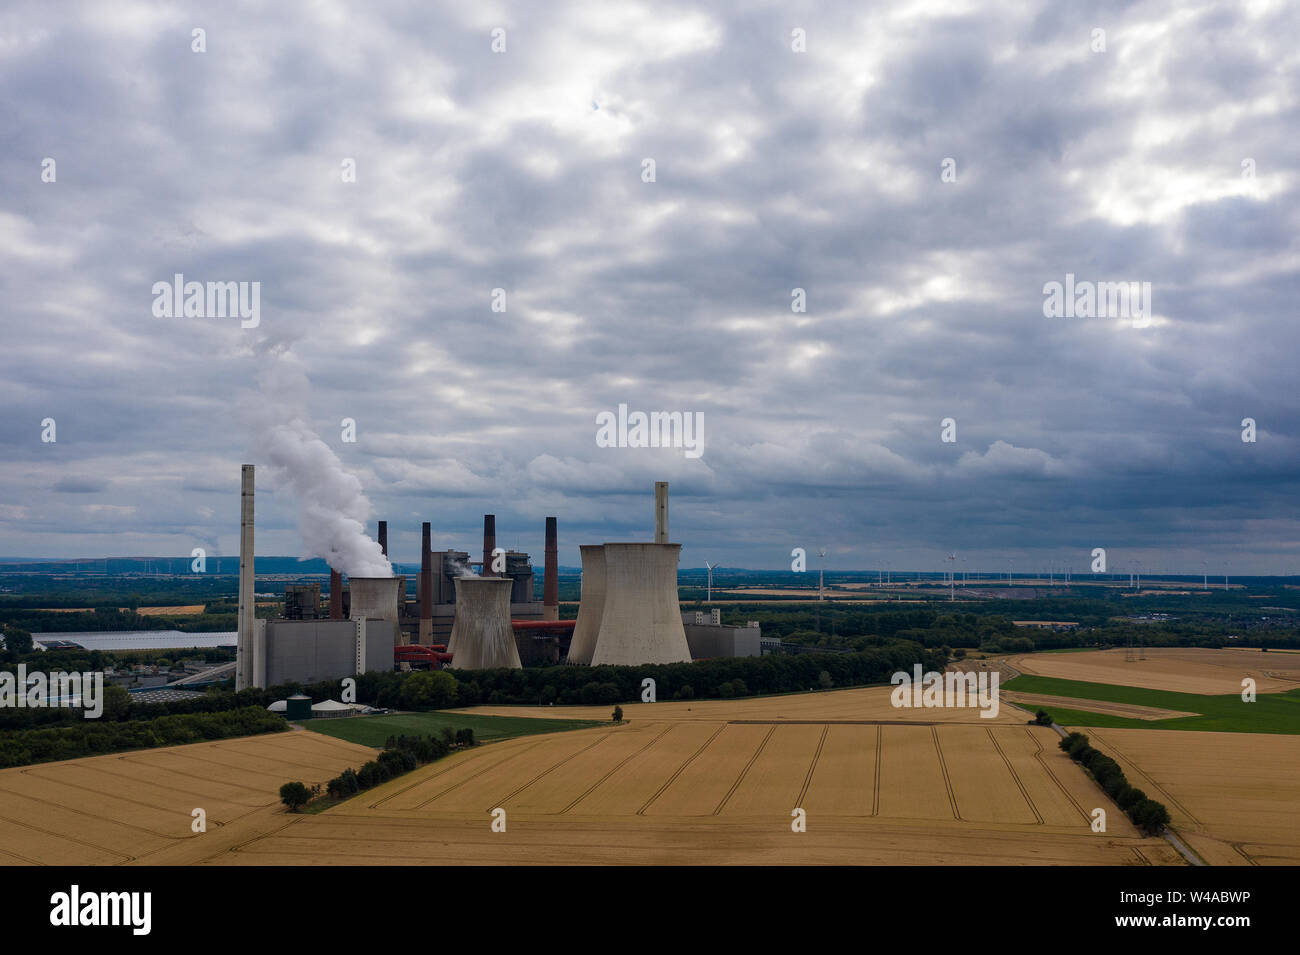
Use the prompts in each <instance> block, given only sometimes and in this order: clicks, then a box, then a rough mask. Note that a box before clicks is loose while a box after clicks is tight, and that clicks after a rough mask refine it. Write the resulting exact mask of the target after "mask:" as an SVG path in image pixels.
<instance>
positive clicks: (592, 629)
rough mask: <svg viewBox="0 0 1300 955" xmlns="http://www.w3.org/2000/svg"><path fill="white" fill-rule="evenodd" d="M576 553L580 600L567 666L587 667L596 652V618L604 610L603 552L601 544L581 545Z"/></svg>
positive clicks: (598, 631) (598, 620)
mask: <svg viewBox="0 0 1300 955" xmlns="http://www.w3.org/2000/svg"><path fill="white" fill-rule="evenodd" d="M578 552H579V553H580V554H582V599H581V601H580V602H579V604H578V622H577V623H576V624H574V626H573V640H572V641H571V642H570V643H569V662H570V663H584V664H587V663H591V657H592V654H593V653H595V651H596V635H597V634H599V633H600V616H601V614H602V613H603V612H604V610H605V548H604V546H602V545H601V544H583V545H581V546H580V547H579V548H578Z"/></svg>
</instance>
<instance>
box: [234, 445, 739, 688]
mask: <svg viewBox="0 0 1300 955" xmlns="http://www.w3.org/2000/svg"><path fill="white" fill-rule="evenodd" d="M241 482H242V483H241V493H240V563H239V567H240V575H239V616H238V621H239V622H238V627H239V631H238V655H237V662H236V689H245V688H247V687H250V686H258V687H266V686H274V685H278V684H281V683H286V682H299V683H314V682H320V681H325V680H337V679H342V678H343V677H348V676H355V675H357V674H361V673H365V672H368V671H371V670H385V669H393V668H394V667H398V668H401V669H408V668H410V667H412V666H433V667H442V666H449V667H454V668H456V669H465V670H472V669H486V668H512V669H518V668H521V667H524V666H531V665H537V664H544V663H560V662H563V663H566V664H569V665H579V666H583V665H585V666H602V665H612V666H639V665H643V664H663V663H689V662H691V660H692V659H699V658H702V657H706V656H708V657H711V656H748V655H752V654H756V653H758V652H760V651H759V647H760V644H759V639H760V636H761V635H760V632H759V630H758V628H757V626H756V625H751V627H745V628H740V627H723V626H722V625H721V620H720V618H719V617H718V615H717V611H714V612H713V614H712V617H711V619H710V620H708V621H705V620H704V618H703V615H702V614H696V615H695V617H694V618H693V619H692V617H691V616H690V615H689V614H687V615H685V616H684V615H683V614H682V612H681V607H680V604H679V602H678V599H677V565H678V560H679V557H680V554H681V545H680V544H674V543H670V542H669V539H668V485H667V483H666V482H658V483H656V484H655V506H654V511H655V520H654V541H653V542H652V543H646V542H607V543H604V544H583V545H581V546H580V547H579V552H580V554H581V556H582V590H581V596H580V601H579V608H578V614H577V619H576V620H560V619H559V534H558V528H557V519H556V518H555V517H547V518H546V527H545V535H546V536H545V555H546V564H545V575H544V578H543V586H542V600H541V601H540V602H538V601H537V600H536V599H535V597H534V594H533V587H534V573H533V567H532V563H531V560H530V559H529V556H528V554H526V553H520V552H517V551H513V550H502V549H500V548H498V547H497V543H496V538H497V535H496V516H495V515H493V514H485V515H484V518H483V551H482V553H483V557H482V560H481V561H478V562H471V560H470V555H469V553H468V552H466V551H457V550H443V551H434V550H432V547H431V542H432V527H431V523H430V522H428V521H425V522H423V523H422V525H421V531H420V571H419V576H418V578H417V580H416V587H415V591H416V592H415V598H414V599H413V600H412V599H410V597H408V595H407V583H406V581H407V578H406V577H404V576H401V575H394V576H392V577H347V579H346V584H345V583H344V579H345V578H344V574H343V573H341V572H340V571H339V569H338V568H333V569H331V572H330V577H329V599H328V603H327V604H326V603H324V602H323V601H322V597H321V593H320V584H319V583H316V584H305V585H304V584H290V585H288V587H287V588H286V591H285V609H284V615H283V618H281V619H260V620H259V619H256V617H255V615H254V612H253V608H254V596H255V594H254V581H255V577H254V559H253V540H254V510H253V491H254V487H253V485H254V468H253V466H252V465H244V466H243V468H242V472H241ZM378 543H379V545H380V548H381V549H382V551H383V553H384V555H385V557H387V555H388V522H387V521H380V522H379V524H378ZM371 546H373V544H372V545H371ZM476 570H477V573H476V572H475V571H476ZM326 607H328V611H326V609H325V608H326Z"/></svg>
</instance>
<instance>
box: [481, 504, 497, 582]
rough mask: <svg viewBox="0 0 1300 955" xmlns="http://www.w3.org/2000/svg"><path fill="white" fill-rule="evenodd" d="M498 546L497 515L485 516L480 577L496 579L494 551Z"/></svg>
mask: <svg viewBox="0 0 1300 955" xmlns="http://www.w3.org/2000/svg"><path fill="white" fill-rule="evenodd" d="M496 546H497V516H496V515H495V514H484V515H483V570H482V571H481V572H480V573H479V576H480V577H494V576H496V575H495V574H493V573H492V551H494V550H496Z"/></svg>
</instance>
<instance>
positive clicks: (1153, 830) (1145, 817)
mask: <svg viewBox="0 0 1300 955" xmlns="http://www.w3.org/2000/svg"><path fill="white" fill-rule="evenodd" d="M1060 746H1061V749H1063V750H1065V752H1066V753H1068V754H1069V756H1070V758H1071V759H1072V760H1074V761H1075V762H1076V763H1079V764H1080V765H1081V766H1083V767H1084V768H1086V769H1087V770H1088V772H1090V773H1092V778H1093V779H1095V780H1097V785H1099V786H1101V788H1102V789H1103V790H1105V792H1106V795H1107V796H1109V797H1110V798H1111V799H1113V800H1115V803H1116V805H1118V806H1119V808H1120V809H1123V810H1124V812H1126V813H1127V814H1128V817H1129V818H1130V819H1132V820H1133V824H1134V825H1135V826H1137V827H1138V828H1139V829H1141V830H1142V831H1143V832H1145V833H1147V834H1148V835H1153V836H1154V835H1159V833H1160V831H1161V830H1162V829H1163V828H1164V827H1165V826H1167V825H1169V810H1168V809H1166V808H1165V806H1164V804H1163V803H1159V802H1156V801H1155V800H1154V799H1149V798H1148V797H1147V794H1146V793H1144V792H1143V791H1142V790H1140V789H1138V788H1136V787H1134V786H1130V785H1129V782H1128V779H1127V778H1126V777H1125V776H1124V770H1123V769H1121V768H1120V765H1119V763H1117V762H1115V760H1113V759H1111V758H1110V757H1109V756H1107V755H1106V754H1105V753H1103V752H1101V751H1100V750H1097V749H1093V748H1092V745H1091V744H1090V743H1089V742H1088V737H1087V736H1086V735H1084V734H1083V733H1071V734H1070V735H1069V736H1066V737H1064V738H1063V739H1062V740H1061V743H1060Z"/></svg>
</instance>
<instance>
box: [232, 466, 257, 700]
mask: <svg viewBox="0 0 1300 955" xmlns="http://www.w3.org/2000/svg"><path fill="white" fill-rule="evenodd" d="M256 600H257V595H256V593H255V592H254V586H253V465H251V464H245V465H244V466H243V467H242V469H241V471H240V488H239V615H238V617H237V618H236V619H237V620H238V622H239V623H238V626H239V636H238V638H237V639H236V644H235V689H236V690H246V689H248V688H249V687H250V686H252V685H253V669H254V664H253V620H254V617H255V614H254V612H253V608H254V606H255V603H256Z"/></svg>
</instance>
